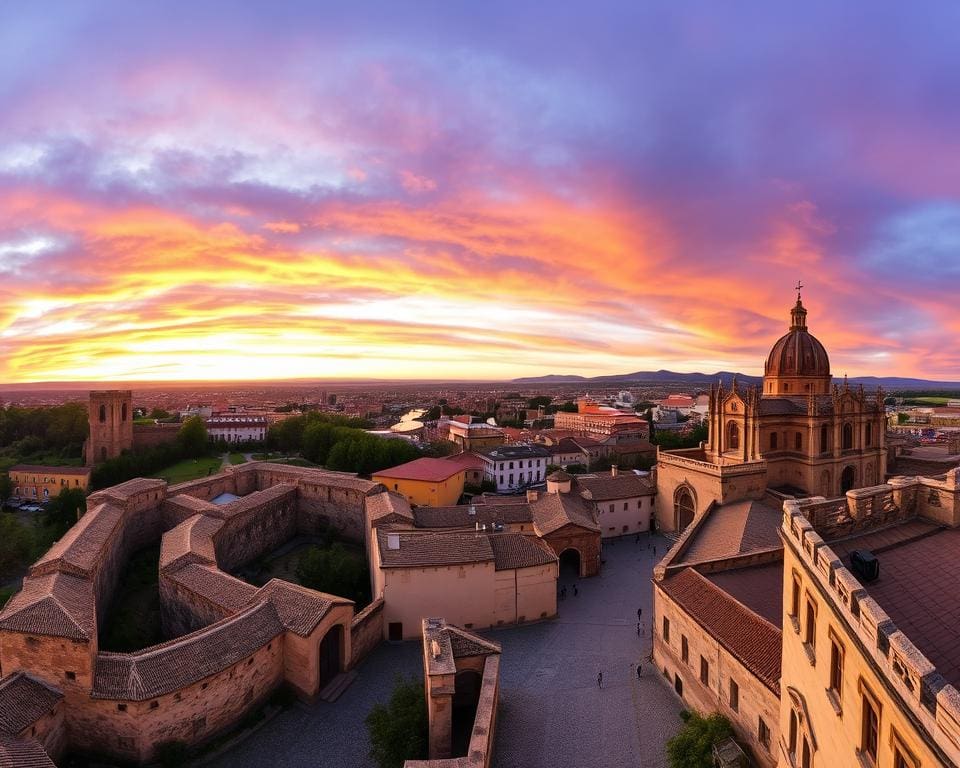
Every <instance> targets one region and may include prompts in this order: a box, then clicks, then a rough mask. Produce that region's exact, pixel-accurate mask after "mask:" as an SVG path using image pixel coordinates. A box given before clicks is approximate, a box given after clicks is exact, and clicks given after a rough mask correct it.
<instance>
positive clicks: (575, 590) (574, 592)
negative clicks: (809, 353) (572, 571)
mask: <svg viewBox="0 0 960 768" xmlns="http://www.w3.org/2000/svg"><path fill="white" fill-rule="evenodd" d="M579 594H580V592H579V591H578V590H577V585H576V584H574V585H573V596H574V597H576V596H577V595H579Z"/></svg>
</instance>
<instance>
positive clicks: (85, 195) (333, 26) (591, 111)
mask: <svg viewBox="0 0 960 768" xmlns="http://www.w3.org/2000/svg"><path fill="white" fill-rule="evenodd" d="M197 6H202V10H198V8H197ZM178 8H179V10H177V9H178ZM678 9H682V10H678ZM788 9H789V10H788ZM958 30H960V4H957V3H956V2H955V0H950V1H949V2H943V3H934V2H922V3H919V4H917V3H912V4H908V3H897V4H894V3H884V2H881V3H876V2H870V3H867V2H837V0H830V1H829V2H805V3H802V4H781V3H770V2H754V3H742V2H731V3H718V2H716V1H715V0H713V1H711V2H703V3H698V2H684V3H677V2H675V0H667V1H665V2H648V1H647V0H642V1H641V0H629V1H627V0H624V1H623V2H616V3H614V2H597V0H593V2H589V3H587V2H583V3H558V4H548V3H544V2H542V1H541V2H530V3H521V2H517V0H509V1H508V2H496V1H494V2H491V1H489V0H487V1H486V2H482V3H465V2H451V1H450V0H438V1H437V2H411V3H404V2H395V1H391V2H379V3H378V2H336V3H333V2H330V3H324V2H304V3H289V2H288V3H283V2H269V3H267V2H264V3H260V4H256V3H250V2H245V3H231V4H229V5H227V4H217V3H213V2H204V3H189V4H188V3H181V4H178V3H170V2H164V3H159V2H158V3H147V2H133V3H131V2H116V3H94V2H89V3H88V2H77V3H67V2H63V3H60V4H59V5H57V4H54V5H51V4H46V3H44V4H39V3H36V4H34V3H7V4H4V5H3V9H2V10H0V382H11V383H12V382H26V381H56V380H112V381H116V380H149V381H157V380H168V379H188V380H201V379H261V378H278V379H279V378H294V377H348V378H360V377H378V378H404V379H409V378H440V377H448V378H455V379H502V378H509V377H514V376H528V375H538V374H547V373H579V374H583V375H596V374H605V373H625V372H629V371H635V370H644V369H657V368H670V369H673V370H682V371H693V370H700V371H715V370H719V369H728V370H730V369H732V370H741V371H743V372H745V373H758V372H760V371H761V369H762V364H763V358H764V356H765V355H766V352H767V351H768V350H769V348H770V346H771V345H772V343H773V341H774V340H775V339H776V338H777V337H778V336H779V335H780V334H782V333H783V332H785V330H786V327H787V325H788V323H789V308H790V306H791V304H792V303H793V301H794V299H795V292H794V291H793V290H792V286H793V285H794V284H795V283H796V281H797V280H798V279H800V280H802V281H803V282H804V284H805V286H806V287H805V288H804V291H803V294H804V302H805V304H806V305H807V307H808V309H809V311H810V315H809V325H810V328H811V330H812V331H813V332H814V333H815V334H816V335H817V336H818V337H819V338H820V339H821V341H823V342H824V344H825V345H826V346H827V349H828V350H829V352H830V354H831V361H832V364H833V373H834V374H835V375H843V373H845V372H847V373H849V374H850V375H851V376H853V375H871V374H872V375H898V376H922V377H925V378H939V379H951V380H956V379H960V344H958V335H960V45H958V37H957V35H958Z"/></svg>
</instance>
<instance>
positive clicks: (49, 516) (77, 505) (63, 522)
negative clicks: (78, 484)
mask: <svg viewBox="0 0 960 768" xmlns="http://www.w3.org/2000/svg"><path fill="white" fill-rule="evenodd" d="M86 511H87V497H86V496H85V495H84V493H83V491H82V490H81V489H80V488H64V489H63V490H62V491H60V493H58V494H57V495H56V496H54V497H53V498H52V499H51V500H50V502H49V503H48V504H47V506H46V509H45V510H44V518H45V522H46V524H47V525H50V526H54V527H55V529H56V530H58V531H61V532H63V533H66V532H67V531H68V530H69V529H70V527H71V526H72V525H73V524H74V523H75V522H77V520H79V519H80V515H81V514H82V513H83V512H86Z"/></svg>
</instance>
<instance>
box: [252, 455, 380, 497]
mask: <svg viewBox="0 0 960 768" xmlns="http://www.w3.org/2000/svg"><path fill="white" fill-rule="evenodd" d="M234 471H246V472H257V474H258V475H259V474H261V473H263V472H270V473H272V474H274V475H278V474H279V475H285V476H286V477H288V478H290V482H298V481H303V482H307V483H314V484H316V485H324V486H329V487H331V488H347V489H350V490H354V491H359V492H360V493H370V492H371V491H377V490H378V488H377V486H378V485H379V483H374V482H371V481H370V480H363V479H362V478H359V477H357V476H356V475H354V474H351V473H349V472H333V471H330V470H328V469H317V468H315V467H296V466H293V465H291V464H274V463H272V462H268V461H252V462H247V463H246V464H241V465H239V467H238V469H236V470H234Z"/></svg>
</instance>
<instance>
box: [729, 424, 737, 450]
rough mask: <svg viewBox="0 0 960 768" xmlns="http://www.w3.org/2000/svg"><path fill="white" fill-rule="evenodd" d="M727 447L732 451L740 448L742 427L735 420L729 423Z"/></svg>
mask: <svg viewBox="0 0 960 768" xmlns="http://www.w3.org/2000/svg"><path fill="white" fill-rule="evenodd" d="M727 448H729V449H730V450H731V451H736V450H739V448H740V427H739V425H738V424H737V422H735V421H731V422H730V423H729V424H727Z"/></svg>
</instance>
